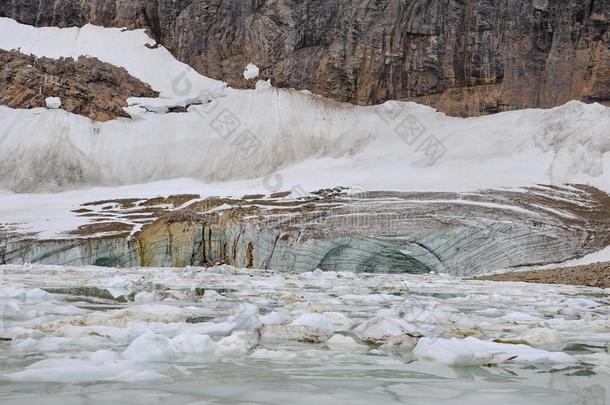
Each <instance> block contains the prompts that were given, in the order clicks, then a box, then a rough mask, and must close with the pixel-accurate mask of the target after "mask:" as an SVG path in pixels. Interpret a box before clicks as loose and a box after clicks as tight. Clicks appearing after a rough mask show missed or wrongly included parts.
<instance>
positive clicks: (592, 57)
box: [0, 0, 610, 116]
mask: <svg viewBox="0 0 610 405" xmlns="http://www.w3.org/2000/svg"><path fill="white" fill-rule="evenodd" d="M0 16H9V17H11V18H15V19H17V20H18V21H20V22H23V23H26V24H31V25H36V26H61V27H66V26H74V25H83V24H85V23H88V22H91V23H94V24H98V25H103V26H120V27H123V26H127V27H132V28H135V27H145V28H148V29H149V30H150V32H151V34H152V35H153V36H154V37H155V38H156V39H157V40H158V41H159V43H161V44H163V45H164V46H166V47H167V48H168V49H169V50H171V51H172V52H173V53H174V55H176V56H177V57H178V58H179V59H181V60H183V61H185V62H187V63H188V64H190V65H191V66H193V67H194V68H196V69H197V70H198V71H199V72H201V73H202V74H205V75H207V76H210V77H213V78H218V79H222V80H225V81H227V82H229V84H231V85H232V86H237V87H247V86H251V85H252V84H251V83H249V82H247V81H245V80H244V78H243V74H242V72H243V68H244V66H246V65H247V64H248V63H250V62H252V63H255V64H256V65H257V66H258V67H259V68H261V78H262V79H266V78H271V79H272V82H273V84H274V85H276V86H278V87H293V88H299V89H308V90H311V91H313V92H314V93H317V94H320V95H323V96H327V97H330V98H333V99H335V100H340V101H349V102H352V103H357V104H374V103H379V102H382V101H385V100H388V99H404V100H415V101H418V102H421V103H424V104H428V105H431V106H434V107H437V108H439V109H440V110H442V111H444V112H447V113H449V114H452V115H461V116H471V115H480V114H487V113H494V112H498V111H505V110H513V109H520V108H527V107H543V108H546V107H552V106H557V105H560V104H563V103H565V102H566V101H568V100H571V99H579V100H583V101H586V102H594V101H599V102H604V103H607V102H608V101H609V100H610V81H609V80H608V77H610V31H608V25H609V24H610V0H565V1H558V0H514V1H502V2H501V1H498V0H425V1H424V0H364V1H359V2H354V1H352V0H337V1H321V0H273V1H272V0H256V1H255V0H247V1H243V0H239V1H237V0H232V1H221V0H179V1H176V0H146V1H139V2H136V1H126V2H121V1H119V2H117V1H115V0H90V1H82V0H8V1H4V2H2V3H1V4H0Z"/></svg>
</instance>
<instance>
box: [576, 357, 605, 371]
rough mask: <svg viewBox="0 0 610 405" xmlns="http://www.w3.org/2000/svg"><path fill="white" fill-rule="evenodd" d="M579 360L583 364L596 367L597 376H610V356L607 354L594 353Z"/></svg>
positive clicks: (594, 369)
mask: <svg viewBox="0 0 610 405" xmlns="http://www.w3.org/2000/svg"><path fill="white" fill-rule="evenodd" d="M577 358H578V360H579V361H581V362H584V363H588V364H592V365H594V366H595V368H593V371H594V372H595V373H597V374H610V355H609V354H607V353H594V354H588V355H583V356H577Z"/></svg>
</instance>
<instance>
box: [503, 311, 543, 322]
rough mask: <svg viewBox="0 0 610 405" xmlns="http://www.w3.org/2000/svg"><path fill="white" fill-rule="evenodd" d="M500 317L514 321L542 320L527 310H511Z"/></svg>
mask: <svg viewBox="0 0 610 405" xmlns="http://www.w3.org/2000/svg"><path fill="white" fill-rule="evenodd" d="M500 319H502V320H505V321H513V322H535V321H539V320H540V318H538V317H535V316H532V315H530V314H526V313H525V312H510V313H508V314H506V315H504V316H503V317H501V318H500Z"/></svg>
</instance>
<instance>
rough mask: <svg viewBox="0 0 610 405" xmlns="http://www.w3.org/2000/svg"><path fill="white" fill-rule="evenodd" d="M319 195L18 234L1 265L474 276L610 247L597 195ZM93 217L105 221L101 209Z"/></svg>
mask: <svg viewBox="0 0 610 405" xmlns="http://www.w3.org/2000/svg"><path fill="white" fill-rule="evenodd" d="M333 193H334V194H333ZM319 194H320V195H316V194H313V195H312V196H311V197H307V198H301V199H291V198H269V197H258V196H253V197H248V196H246V197H248V198H243V199H239V200H237V199H222V198H221V199H203V200H202V199H200V198H197V197H196V196H187V197H185V199H189V201H190V202H188V203H185V204H183V205H184V206H182V207H181V208H180V207H179V208H178V209H173V207H174V206H173V205H170V207H171V209H170V208H168V209H169V211H166V212H164V211H163V210H162V209H161V208H155V209H156V211H155V215H153V216H151V217H150V219H147V224H146V225H143V226H142V227H141V228H140V229H138V228H134V229H137V230H136V231H135V233H130V232H129V229H130V227H128V228H127V229H125V228H122V227H119V228H117V229H118V230H117V231H115V232H114V233H113V232H101V233H100V232H97V233H96V229H97V228H96V226H95V224H96V222H93V223H92V226H93V228H92V229H91V231H90V232H91V233H89V234H87V233H77V234H76V235H74V236H72V237H71V236H69V235H63V236H60V237H59V238H54V239H43V238H36V237H32V236H30V235H27V234H25V235H20V234H18V233H17V234H14V235H12V236H9V237H8V238H5V239H4V240H2V241H1V242H2V244H0V259H1V260H2V262H3V263H28V262H31V263H47V264H73V265H74V264H81V265H87V264H97V265H107V266H121V267H129V266H134V265H142V266H168V267H172V266H173V267H183V266H188V265H213V264H216V263H227V264H231V265H234V266H243V267H253V268H262V269H274V270H285V271H298V272H307V271H313V270H316V269H321V270H323V271H325V272H329V274H330V273H332V274H340V273H341V272H342V271H354V272H366V273H393V272H406V273H419V274H422V273H429V272H431V271H433V272H441V273H449V274H453V275H463V276H471V275H478V274H482V273H488V272H490V271H494V270H499V269H506V268H511V267H519V266H528V265H544V264H549V263H558V262H563V261H566V260H569V259H573V258H575V257H582V256H584V255H586V254H587V253H591V252H594V251H597V250H600V249H602V248H604V247H606V246H607V245H608V244H609V243H610V240H609V239H608V229H609V228H610V223H609V222H608V220H607V218H608V210H609V209H610V206H609V205H608V195H607V194H606V193H604V192H602V191H600V190H597V189H595V188H592V187H585V186H569V187H563V188H559V187H546V186H538V187H531V188H528V189H524V190H487V191H484V192H480V193H414V192H412V193H402V192H367V193H362V194H359V195H350V194H346V193H345V192H344V191H342V190H341V189H336V190H334V191H328V190H327V191H322V192H320V193H319ZM154 200H158V199H152V200H151V201H154ZM167 200H168V201H169V200H172V199H171V198H168V199H167ZM146 201H147V200H142V201H141V202H142V205H141V206H142V207H146V206H147V203H146ZM180 201H181V200H180ZM155 203H156V204H158V201H155ZM107 204H110V205H111V206H112V203H107ZM115 205H117V206H118V205H120V204H118V203H116V204H115ZM156 207H157V206H156ZM131 209H132V207H131V206H128V208H124V210H126V212H131V211H130V210H131ZM115 211H116V212H115ZM111 212H114V213H115V215H117V217H116V218H117V221H118V220H119V219H120V218H121V214H120V212H121V209H119V208H115V209H114V210H101V211H100V215H101V214H102V213H103V214H104V215H103V216H102V217H101V219H103V220H104V221H110V219H109V218H110V216H109V215H110V213H111ZM86 213H87V215H88V218H93V219H95V218H96V215H94V213H93V212H92V211H86ZM147 218H148V217H147ZM109 223H110V224H112V222H109ZM124 225H125V224H124ZM132 226H133V225H132ZM105 229H106V228H104V227H102V228H101V230H102V231H103V230H105ZM110 229H112V228H110ZM278 282H281V280H279V281H278ZM111 287H112V286H111Z"/></svg>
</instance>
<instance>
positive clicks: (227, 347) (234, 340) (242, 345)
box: [218, 331, 260, 355]
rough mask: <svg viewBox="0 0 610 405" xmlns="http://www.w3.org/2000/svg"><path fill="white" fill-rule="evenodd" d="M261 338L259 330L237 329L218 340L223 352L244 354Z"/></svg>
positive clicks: (220, 349)
mask: <svg viewBox="0 0 610 405" xmlns="http://www.w3.org/2000/svg"><path fill="white" fill-rule="evenodd" d="M259 340H260V334H259V332H258V331H237V332H233V333H232V334H231V336H227V337H224V338H222V339H220V341H219V342H218V351H219V352H220V353H221V354H224V355H227V354H243V353H246V352H247V351H248V350H250V349H252V348H253V347H255V346H256V345H257V344H258V342H259Z"/></svg>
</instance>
